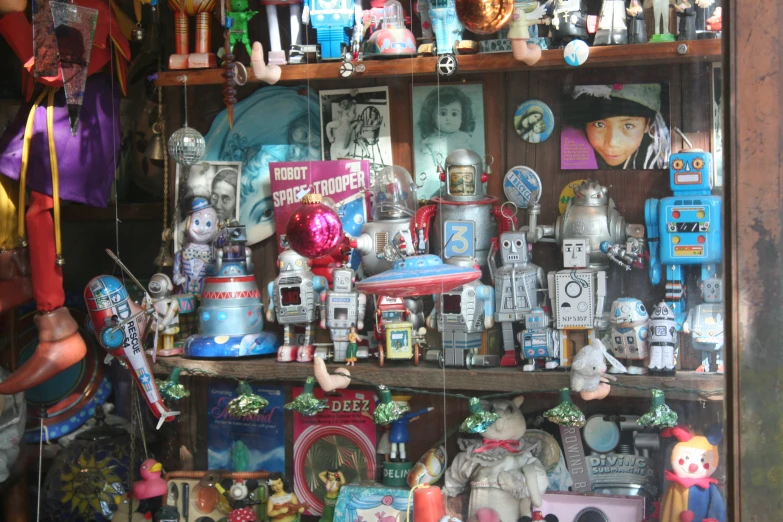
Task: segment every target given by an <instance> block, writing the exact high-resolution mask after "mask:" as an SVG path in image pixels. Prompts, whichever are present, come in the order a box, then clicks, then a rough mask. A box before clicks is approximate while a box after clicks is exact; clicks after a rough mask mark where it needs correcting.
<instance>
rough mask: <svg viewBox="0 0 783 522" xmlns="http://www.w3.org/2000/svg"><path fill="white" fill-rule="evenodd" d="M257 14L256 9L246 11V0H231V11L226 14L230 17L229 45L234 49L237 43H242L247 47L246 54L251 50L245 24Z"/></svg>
mask: <svg viewBox="0 0 783 522" xmlns="http://www.w3.org/2000/svg"><path fill="white" fill-rule="evenodd" d="M257 14H258V11H248V5H247V0H231V11H228V12H227V13H226V15H227V16H228V18H230V19H231V22H229V23H228V24H227V25H228V26H229V35H230V37H229V38H230V44H229V45H230V46H231V49H232V50H233V49H234V46H235V45H236V44H237V43H241V44H244V46H245V49H247V55H248V56H250V54H251V53H252V52H253V50H252V48H251V47H250V39H249V38H248V37H247V24H248V22H249V21H250V20H251V19H252V18H253V17H254V16H255V15H257Z"/></svg>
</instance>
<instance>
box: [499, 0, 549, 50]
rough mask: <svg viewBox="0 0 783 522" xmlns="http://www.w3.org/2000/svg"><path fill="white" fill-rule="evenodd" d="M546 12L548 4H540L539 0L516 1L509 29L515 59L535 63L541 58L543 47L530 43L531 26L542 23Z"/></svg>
mask: <svg viewBox="0 0 783 522" xmlns="http://www.w3.org/2000/svg"><path fill="white" fill-rule="evenodd" d="M545 14H546V5H545V4H541V5H539V3H538V0H522V1H517V2H515V3H514V14H513V15H512V16H511V23H510V24H509V31H508V39H509V40H511V52H512V53H513V55H514V59H516V60H519V61H520V62H525V63H526V64H528V65H534V64H535V63H536V62H538V60H540V59H541V47H540V46H538V45H528V41H529V40H530V36H531V35H530V29H529V27H530V26H533V27H535V26H536V25H537V24H540V23H542V22H543V20H542V19H543V17H544V15H545Z"/></svg>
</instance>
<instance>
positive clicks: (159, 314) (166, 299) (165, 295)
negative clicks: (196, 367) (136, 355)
mask: <svg viewBox="0 0 783 522" xmlns="http://www.w3.org/2000/svg"><path fill="white" fill-rule="evenodd" d="M148 288H149V291H150V297H151V298H152V306H153V307H154V308H155V315H154V317H155V321H154V323H153V325H152V328H153V330H154V331H155V346H156V352H157V354H156V355H161V356H164V357H166V356H169V355H177V353H175V350H174V336H175V335H177V334H178V333H179V315H178V312H179V301H178V300H177V298H176V297H172V295H171V294H172V292H173V291H174V283H172V282H171V279H169V276H167V275H166V274H155V275H153V276H152V278H151V279H150V284H149V285H148ZM158 335H160V342H158Z"/></svg>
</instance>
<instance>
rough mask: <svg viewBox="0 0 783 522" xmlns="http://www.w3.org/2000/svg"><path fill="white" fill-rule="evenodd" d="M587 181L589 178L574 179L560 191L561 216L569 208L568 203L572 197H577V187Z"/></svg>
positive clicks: (559, 205)
mask: <svg viewBox="0 0 783 522" xmlns="http://www.w3.org/2000/svg"><path fill="white" fill-rule="evenodd" d="M585 181H587V180H584V179H578V180H576V181H572V182H571V183H569V184H568V185H566V186H565V187H563V190H561V191H560V199H558V200H557V206H558V208H559V209H560V215H561V216H562V215H563V214H565V211H566V208H568V203H569V202H570V201H571V200H572V199H576V188H577V187H578V186H579V185H581V184H582V183H584V182H585Z"/></svg>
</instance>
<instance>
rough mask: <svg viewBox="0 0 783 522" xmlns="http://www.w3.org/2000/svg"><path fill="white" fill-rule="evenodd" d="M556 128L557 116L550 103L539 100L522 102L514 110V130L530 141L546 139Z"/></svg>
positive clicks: (537, 141)
mask: <svg viewBox="0 0 783 522" xmlns="http://www.w3.org/2000/svg"><path fill="white" fill-rule="evenodd" d="M554 128H555V116H554V114H552V109H550V108H549V105H547V104H546V103H544V102H542V101H539V100H528V101H526V102H524V103H521V104H520V105H519V107H517V110H516V111H515V112H514V130H516V131H517V134H519V137H520V138H522V139H523V140H524V141H526V142H528V143H541V142H542V141H546V140H547V139H548V138H549V137H550V136H551V135H552V130H554Z"/></svg>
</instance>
